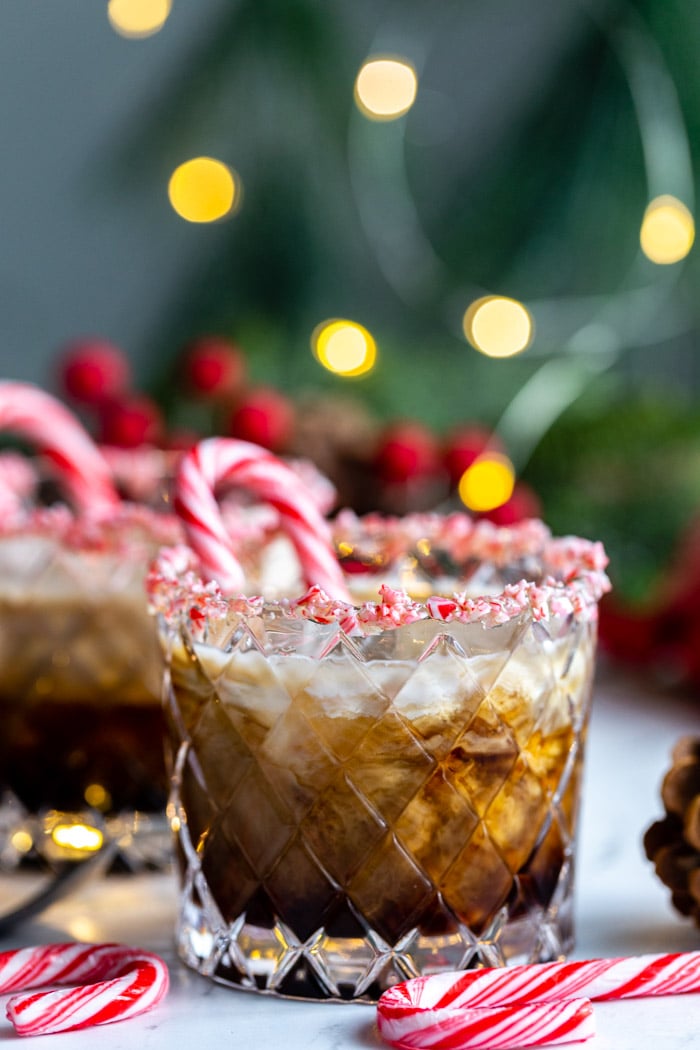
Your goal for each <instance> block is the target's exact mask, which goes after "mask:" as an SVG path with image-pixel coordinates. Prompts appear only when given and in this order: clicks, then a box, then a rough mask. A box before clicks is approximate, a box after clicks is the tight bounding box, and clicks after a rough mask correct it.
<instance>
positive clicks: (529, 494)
mask: <svg viewBox="0 0 700 1050" xmlns="http://www.w3.org/2000/svg"><path fill="white" fill-rule="evenodd" d="M541 513H542V505H541V503H540V501H539V498H538V496H537V494H536V493H535V492H534V490H533V489H531V488H530V486H529V485H526V484H525V482H524V481H518V482H516V485H515V488H514V489H513V494H512V495H511V497H510V499H509V500H506V502H505V503H502V504H501V505H500V507H494V509H493V510H489V511H487V512H486V513H485V514H483V515H482V517H484V518H488V519H489V521H492V522H494V524H495V525H515V523H516V522H518V521H524V520H525V519H526V518H539V517H540V515H541Z"/></svg>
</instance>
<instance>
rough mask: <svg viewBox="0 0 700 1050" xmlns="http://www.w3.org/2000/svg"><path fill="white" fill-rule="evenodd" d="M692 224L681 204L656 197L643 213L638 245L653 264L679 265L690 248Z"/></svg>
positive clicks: (692, 237) (664, 197)
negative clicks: (677, 263)
mask: <svg viewBox="0 0 700 1050" xmlns="http://www.w3.org/2000/svg"><path fill="white" fill-rule="evenodd" d="M694 240H695V222H694V220H693V216H692V215H691V213H690V211H689V210H688V209H687V208H686V206H685V204H683V202H682V201H679V200H678V199H677V198H676V197H671V196H669V195H668V194H666V195H664V196H662V197H656V198H655V199H654V200H653V201H651V203H650V204H649V205H648V207H647V210H646V211H645V212H644V219H643V220H642V228H641V230H640V232H639V242H640V244H641V246H642V251H643V252H644V254H645V255H646V256H647V258H648V259H651V261H652V262H654V263H659V264H660V265H662V266H667V265H668V264H669V263H676V262H680V260H681V259H685V257H686V255H687V254H688V252H689V251H690V249H691V248H692V246H693V241H694Z"/></svg>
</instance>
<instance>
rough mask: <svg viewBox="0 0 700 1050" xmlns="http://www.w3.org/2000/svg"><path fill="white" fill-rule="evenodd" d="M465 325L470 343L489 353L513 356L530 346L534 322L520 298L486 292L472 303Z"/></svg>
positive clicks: (463, 323)
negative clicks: (519, 300) (487, 293)
mask: <svg viewBox="0 0 700 1050" xmlns="http://www.w3.org/2000/svg"><path fill="white" fill-rule="evenodd" d="M462 327H463V329H464V334H465V336H466V337H467V339H468V340H469V342H470V343H471V345H472V346H473V347H474V348H475V349H476V350H480V351H481V353H482V354H486V356H487V357H513V356H514V355H515V354H520V353H522V351H523V350H527V348H528V346H529V345H530V343H531V342H532V338H533V335H534V327H535V326H534V324H533V321H532V317H531V316H530V313H529V311H528V310H527V309H526V308H525V307H524V306H523V304H522V303H519V302H518V301H517V299H507V298H506V297H505V296H500V295H487V296H484V297H483V298H482V299H476V300H475V301H474V302H473V303H472V304H471V306H470V307H469V308H468V310H467V311H466V312H465V314H464V318H463V322H462Z"/></svg>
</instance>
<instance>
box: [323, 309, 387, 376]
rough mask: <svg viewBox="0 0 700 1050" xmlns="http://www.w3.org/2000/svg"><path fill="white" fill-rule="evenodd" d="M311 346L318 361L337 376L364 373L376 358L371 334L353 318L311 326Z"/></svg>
mask: <svg viewBox="0 0 700 1050" xmlns="http://www.w3.org/2000/svg"><path fill="white" fill-rule="evenodd" d="M311 347H312V349H313V352H314V354H315V355H316V358H317V360H318V362H319V364H322V365H323V367H324V368H327V369H328V371H329V372H333V373H334V374H335V375H339V376H346V377H353V376H361V375H366V374H367V372H371V370H372V369H373V368H374V365H375V363H376V360H377V344H376V342H375V341H374V338H373V337H372V335H371V334H370V333H369V332H368V331H367V329H366V328H364V327H363V326H362V325H361V324H357V322H356V321H346V320H343V319H336V320H332V321H324V322H323V323H322V324H320V325H318V326H317V327H316V328H315V329H314V332H313V335H312V336H311Z"/></svg>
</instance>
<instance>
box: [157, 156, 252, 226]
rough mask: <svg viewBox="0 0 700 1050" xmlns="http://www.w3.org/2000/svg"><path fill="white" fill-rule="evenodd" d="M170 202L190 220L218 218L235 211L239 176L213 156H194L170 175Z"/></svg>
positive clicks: (212, 219)
mask: <svg viewBox="0 0 700 1050" xmlns="http://www.w3.org/2000/svg"><path fill="white" fill-rule="evenodd" d="M168 197H169V198H170V203H171V204H172V206H173V208H174V209H175V211H176V212H177V214H178V215H179V216H181V218H183V219H186V220H187V221H188V222H216V221H217V219H223V218H224V216H226V215H230V214H231V213H232V212H233V211H234V205H236V206H237V204H238V200H239V197H240V187H239V184H238V179H237V176H236V175H235V174H234V172H232V171H231V169H230V168H228V167H227V166H226V165H225V164H224V163H222V161H220V160H215V159H214V158H213V157H193V158H192V160H188V161H185V163H184V164H180V166H179V167H177V168H176V169H175V171H174V172H173V173H172V175H171V176H170V182H169V183H168Z"/></svg>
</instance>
